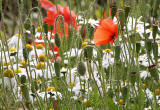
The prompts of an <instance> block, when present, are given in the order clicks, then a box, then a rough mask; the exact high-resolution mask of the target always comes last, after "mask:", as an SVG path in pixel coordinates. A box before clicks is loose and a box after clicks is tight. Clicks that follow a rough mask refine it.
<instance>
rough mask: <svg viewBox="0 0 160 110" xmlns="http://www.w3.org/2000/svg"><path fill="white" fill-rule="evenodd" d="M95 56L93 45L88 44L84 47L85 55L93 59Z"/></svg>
mask: <svg viewBox="0 0 160 110" xmlns="http://www.w3.org/2000/svg"><path fill="white" fill-rule="evenodd" d="M92 56H93V47H91V46H87V47H85V48H84V57H85V58H87V59H89V60H91V59H92Z"/></svg>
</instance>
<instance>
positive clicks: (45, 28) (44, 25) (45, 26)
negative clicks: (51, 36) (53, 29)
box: [43, 23, 48, 35]
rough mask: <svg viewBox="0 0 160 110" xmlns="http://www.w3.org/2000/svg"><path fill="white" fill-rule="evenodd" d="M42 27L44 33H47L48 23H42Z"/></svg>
mask: <svg viewBox="0 0 160 110" xmlns="http://www.w3.org/2000/svg"><path fill="white" fill-rule="evenodd" d="M43 29H44V33H45V34H46V35H47V33H48V24H47V23H44V24H43Z"/></svg>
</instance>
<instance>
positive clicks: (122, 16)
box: [119, 9, 125, 30]
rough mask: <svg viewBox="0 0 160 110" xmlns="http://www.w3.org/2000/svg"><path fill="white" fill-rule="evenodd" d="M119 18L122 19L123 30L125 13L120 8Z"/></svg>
mask: <svg viewBox="0 0 160 110" xmlns="http://www.w3.org/2000/svg"><path fill="white" fill-rule="evenodd" d="M119 20H120V26H121V30H123V27H124V23H125V13H124V11H123V10H122V9H120V10H119Z"/></svg>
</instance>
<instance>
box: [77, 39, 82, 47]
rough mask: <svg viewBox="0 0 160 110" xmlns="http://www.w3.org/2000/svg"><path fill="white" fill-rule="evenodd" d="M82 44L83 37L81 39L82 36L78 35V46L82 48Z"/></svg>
mask: <svg viewBox="0 0 160 110" xmlns="http://www.w3.org/2000/svg"><path fill="white" fill-rule="evenodd" d="M81 46H82V39H81V37H78V38H77V48H78V49H80V48H81Z"/></svg>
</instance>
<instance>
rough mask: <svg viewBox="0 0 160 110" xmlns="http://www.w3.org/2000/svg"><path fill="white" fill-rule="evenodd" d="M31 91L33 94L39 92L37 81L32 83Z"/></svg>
mask: <svg viewBox="0 0 160 110" xmlns="http://www.w3.org/2000/svg"><path fill="white" fill-rule="evenodd" d="M31 90H32V93H35V92H36V91H37V90H38V84H37V81H36V80H33V81H32V83H31Z"/></svg>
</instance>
